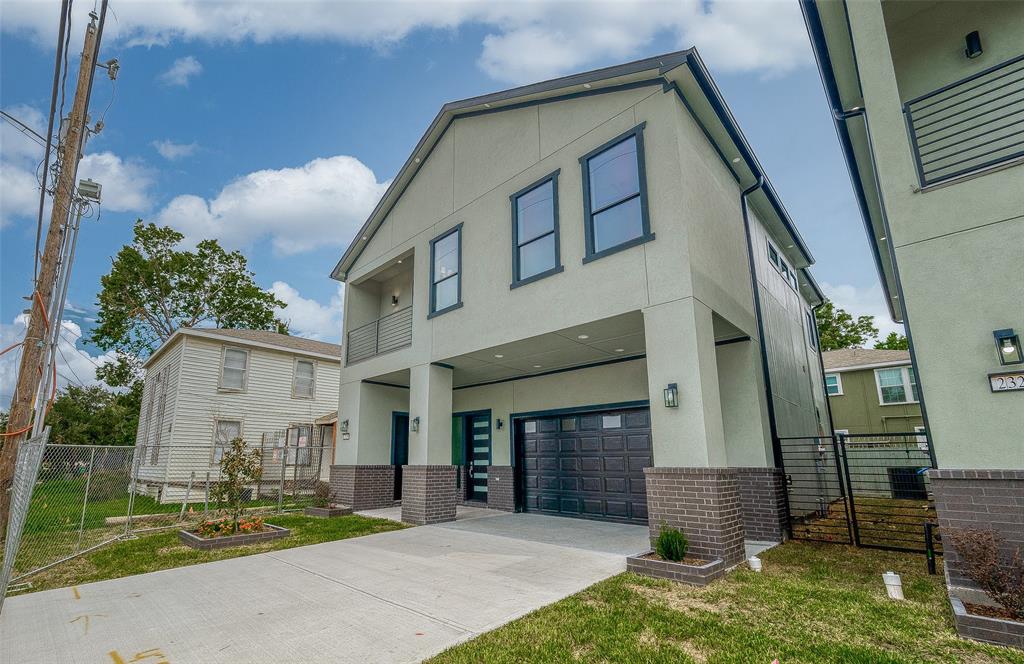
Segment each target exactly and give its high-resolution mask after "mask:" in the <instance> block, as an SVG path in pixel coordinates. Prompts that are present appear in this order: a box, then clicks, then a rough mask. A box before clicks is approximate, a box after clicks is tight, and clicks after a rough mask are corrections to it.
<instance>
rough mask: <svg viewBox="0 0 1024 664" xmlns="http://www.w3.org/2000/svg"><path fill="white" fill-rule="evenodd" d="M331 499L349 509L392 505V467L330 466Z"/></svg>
mask: <svg viewBox="0 0 1024 664" xmlns="http://www.w3.org/2000/svg"><path fill="white" fill-rule="evenodd" d="M331 502H332V503H337V504H339V505H347V506H349V507H351V508H352V509H353V510H372V509H377V508H378V507H391V506H392V505H394V504H395V467H394V466H385V465H380V466H368V465H366V466H331Z"/></svg>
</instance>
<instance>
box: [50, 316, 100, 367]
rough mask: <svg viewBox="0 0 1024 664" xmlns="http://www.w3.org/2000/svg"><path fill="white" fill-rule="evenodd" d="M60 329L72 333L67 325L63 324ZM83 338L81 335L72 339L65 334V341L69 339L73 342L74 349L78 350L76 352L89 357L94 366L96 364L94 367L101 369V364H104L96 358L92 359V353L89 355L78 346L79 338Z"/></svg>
mask: <svg viewBox="0 0 1024 664" xmlns="http://www.w3.org/2000/svg"><path fill="white" fill-rule="evenodd" d="M60 331H61V332H67V333H68V334H71V333H70V332H68V330H67V328H66V327H64V326H63V325H62V326H61V328H60ZM81 338H82V337H81V336H79V337H77V338H75V339H70V338H68V337H67V336H65V337H64V340H65V341H69V342H71V345H72V346H73V347H74V349H75V352H76V353H78V354H79V355H81V356H82V357H84V358H85V359H87V360H89V361H90V362H92V364H93V366H94V367H96V368H97V369H99V368H100V367H101V366H103V365H101V364H100V363H99V362H97V361H96V360H94V359H92V356H91V355H89V354H88V353H86V352H85V351H84V350H82V349H81V348H79V347H78V346H77V345H76V344H77V343H78V340H79V339H81Z"/></svg>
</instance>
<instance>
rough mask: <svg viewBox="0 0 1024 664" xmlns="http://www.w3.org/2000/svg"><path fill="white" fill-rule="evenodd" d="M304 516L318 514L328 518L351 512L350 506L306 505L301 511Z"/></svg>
mask: <svg viewBox="0 0 1024 664" xmlns="http://www.w3.org/2000/svg"><path fill="white" fill-rule="evenodd" d="M302 513H303V514H305V515H306V516H320V517H326V518H330V517H332V516H348V515H349V514H351V513H352V508H351V507H307V508H306V509H304V510H303V511H302Z"/></svg>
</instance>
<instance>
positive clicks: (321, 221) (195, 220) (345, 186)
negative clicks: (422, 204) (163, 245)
mask: <svg viewBox="0 0 1024 664" xmlns="http://www.w3.org/2000/svg"><path fill="white" fill-rule="evenodd" d="M387 184H388V183H387V182H378V181H377V178H376V176H375V175H374V174H373V171H371V170H370V169H369V168H367V167H366V166H365V165H364V164H363V163H362V162H360V161H359V160H358V159H356V158H355V157H348V156H343V155H342V156H336V157H328V158H323V159H314V160H313V161H311V162H309V163H307V164H305V165H303V166H300V167H298V168H281V169H277V170H271V169H267V170H262V171H255V172H253V173H249V174H248V175H245V176H242V177H240V178H238V179H237V180H235V181H233V182H230V183H228V184H227V185H226V186H225V187H224V188H223V189H221V190H220V193H218V194H217V195H216V196H215V197H214V198H212V199H210V200H206V199H204V198H202V197H200V196H195V195H191V194H186V195H181V196H177V197H175V198H174V199H172V200H171V202H170V203H168V204H167V205H166V206H165V207H164V208H163V209H162V210H160V212H159V213H157V215H156V217H155V218H154V221H155V222H156V223H158V224H160V225H165V226H172V227H174V228H176V229H178V230H180V231H181V232H183V233H185V235H186V237H187V238H188V239H189V240H190V241H193V242H194V241H197V240H200V239H203V238H217V239H219V240H220V241H222V242H223V243H224V244H226V245H228V246H233V247H240V246H246V245H249V244H251V243H252V242H255V241H256V240H258V239H260V238H263V237H267V236H269V237H270V238H271V239H272V241H273V245H274V248H275V250H277V251H279V252H281V253H284V254H294V253H299V252H302V251H308V250H310V249H314V248H317V247H322V246H342V245H344V244H346V243H347V242H348V241H349V240H350V239H351V238H352V236H353V235H355V232H356V230H358V228H359V227H360V226H361V225H362V223H363V222H364V221H365V220H366V217H367V216H369V214H370V212H371V211H372V210H373V207H374V205H376V203H377V201H378V200H379V199H380V197H381V195H382V194H383V193H384V190H385V189H386V188H387Z"/></svg>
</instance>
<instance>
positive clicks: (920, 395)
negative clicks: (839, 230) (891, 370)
mask: <svg viewBox="0 0 1024 664" xmlns="http://www.w3.org/2000/svg"><path fill="white" fill-rule="evenodd" d="M832 115H833V117H834V118H835V121H836V123H837V124H838V123H840V122H846V121H847V120H849V119H850V118H854V117H858V116H859V117H861V118H863V120H864V134H865V137H866V138H867V141H868V154H869V155H870V157H871V164H872V169H871V170H872V175H873V177H872V178H871V180H872V183H873V184H874V185H875V195H876V196H878V207H879V210H880V211H881V215H880V216H881V221H882V230H883V231H885V238H886V239H885V248H886V252H887V253H888V254H889V261H890V262H891V263H892V276H893V280H894V281H895V282H896V297H898V298H899V300H900V308H901V309H902V310H903V331H904V332H906V335H907V349H908V350H909V351H910V364H911V366H912V367H914V378H915V382H916V383H917V401H918V404H919V405H920V406H921V419H922V420H924V431H925V436H927V438H928V460H929V461H931V464H932V468H938V467H939V462H938V460H937V459H936V458H935V441H934V440H933V439H932V428H931V425H929V424H928V409H927V408H926V407H925V403H924V386H923V385H922V382H921V371H920V369H919V367H918V364H917V352H916V351H915V350H914V336H913V334H912V333H911V331H910V312H909V311H907V299H906V298H905V297H903V279H901V278H900V266H899V263H897V262H896V248H895V247H894V246H893V241H892V229H891V228H890V227H889V215H888V214H886V211H885V199H883V198H882V185H881V183H880V182H879V181H878V166H877V165H878V160H877V159H875V145H874V142H873V141H872V139H871V125H870V124H869V123H868V114H867V110H866V109H865V108H864V107H857V108H853V109H851V110H849V111H842V110H839V109H836V108H833V109H832ZM871 241H872V242H874V241H875V239H874V238H871ZM878 276H879V277H880V278H882V279H883V280H884V279H885V275H884V274H879V275H878Z"/></svg>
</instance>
